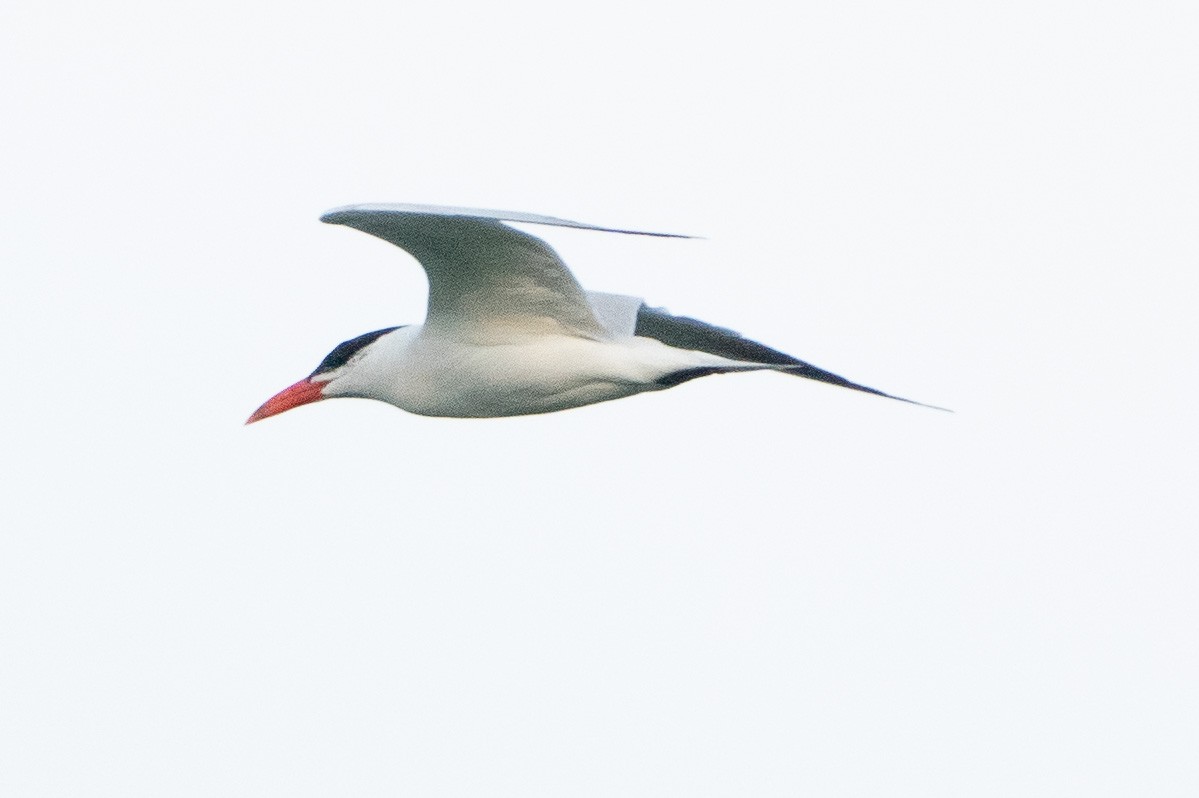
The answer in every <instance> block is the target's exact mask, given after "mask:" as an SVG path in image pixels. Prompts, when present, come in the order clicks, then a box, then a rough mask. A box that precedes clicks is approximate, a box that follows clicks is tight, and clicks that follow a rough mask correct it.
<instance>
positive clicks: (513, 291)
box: [321, 204, 686, 338]
mask: <svg viewBox="0 0 1199 798" xmlns="http://www.w3.org/2000/svg"><path fill="white" fill-rule="evenodd" d="M321 221H322V222H327V223H329V224H343V225H346V226H347V227H353V228H354V229H356V230H361V231H362V232H364V233H370V234H371V235H373V236H377V237H378V238H381V239H383V240H384V241H388V242H390V243H392V244H395V245H396V246H397V247H400V248H401V249H404V250H406V251H407V252H409V253H410V254H411V255H412V256H413V257H415V258H416V259H417V260H418V261H420V264H421V266H423V267H424V269H425V272H426V273H427V274H428V276H429V311H428V316H427V319H426V321H425V324H426V326H428V327H432V328H441V329H454V330H458V331H461V330H464V329H468V330H475V331H479V332H485V331H487V330H494V329H497V328H503V327H510V328H516V329H532V330H545V329H546V328H547V325H550V326H554V325H556V326H557V327H558V328H559V329H560V330H563V331H567V332H570V333H572V334H576V335H581V336H586V337H595V338H599V337H605V336H606V335H607V333H606V331H605V328H604V327H603V326H602V325H601V324H600V322H599V320H597V319H596V316H595V313H594V311H593V310H592V307H591V305H590V304H589V303H588V301H587V299H586V297H585V295H584V292H583V289H582V288H580V287H579V284H578V282H577V281H576V280H575V278H574V275H572V274H571V273H570V270H569V269H568V268H567V267H566V264H565V263H563V262H562V259H561V258H559V257H558V255H557V253H555V252H554V250H553V249H551V248H550V246H549V245H548V244H546V243H545V242H544V241H542V240H541V239H539V238H537V237H535V236H531V235H529V234H528V233H525V232H522V231H520V230H516V229H514V228H512V227H509V226H508V225H506V224H504V222H505V221H512V222H531V223H535V224H547V225H556V226H559V227H576V228H582V229H586V230H603V231H607V232H614V233H633V234H637V235H655V236H663V235H665V236H669V234H665V233H643V232H640V231H636V230H617V229H614V228H610V227H596V226H594V225H588V224H583V223H581V222H572V221H568V220H566V219H556V218H554V217H551V216H538V215H536V214H529V213H514V212H509V211H492V210H482V209H475V208H448V207H440V206H435V205H391V204H378V205H349V206H346V207H344V208H336V209H334V210H331V211H329V212H328V213H326V214H325V215H324V216H322V217H321ZM669 237H677V238H685V237H686V236H669Z"/></svg>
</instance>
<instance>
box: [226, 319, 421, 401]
mask: <svg viewBox="0 0 1199 798" xmlns="http://www.w3.org/2000/svg"><path fill="white" fill-rule="evenodd" d="M398 329H399V328H398V327H388V328H387V329H385V330H375V331H374V332H368V333H366V334H364V335H359V336H358V337H357V338H351V339H350V340H348V341H343V342H341V343H340V344H338V345H337V346H336V347H335V348H334V349H333V351H332V352H330V353H329V354H328V355H326V356H325V359H324V360H322V361H321V364H320V365H319V366H317V367H316V370H315V371H313V372H312V373H311V374H309V375H308V376H307V377H305V378H304V379H302V380H300V381H299V382H297V383H296V384H295V385H291V386H289V387H287V388H284V389H283V390H282V391H280V392H279V393H277V394H275V395H274V396H272V397H271V398H270V399H267V400H266V402H264V403H263V405H262V407H260V408H258V409H257V410H255V411H254V414H253V415H251V416H250V417H249V419H247V420H246V423H247V424H253V423H254V422H255V421H262V420H263V419H264V418H270V417H271V416H277V415H279V414H280V413H282V412H284V411H286V410H291V409H292V408H293V407H299V406H300V405H306V404H311V403H312V402H316V401H319V400H321V399H330V398H333V397H336V396H353V395H355V394H354V392H353V391H352V390H349V389H347V390H339V385H340V384H342V383H352V380H347V379H346V378H347V377H348V376H349V375H350V374H351V373H352V372H354V370H355V366H356V365H357V364H358V363H360V362H361V361H362V358H363V356H364V355H365V354H366V352H367V350H368V349H369V348H370V345H371V344H373V343H374V342H375V341H377V340H378V339H379V338H381V337H383V336H384V335H386V334H387V333H389V332H392V331H394V330H398Z"/></svg>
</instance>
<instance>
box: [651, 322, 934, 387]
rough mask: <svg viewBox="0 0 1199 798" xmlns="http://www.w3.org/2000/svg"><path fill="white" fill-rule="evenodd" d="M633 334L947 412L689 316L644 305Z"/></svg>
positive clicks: (695, 373)
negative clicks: (870, 386)
mask: <svg viewBox="0 0 1199 798" xmlns="http://www.w3.org/2000/svg"><path fill="white" fill-rule="evenodd" d="M634 331H635V334H636V335H640V336H644V337H646V338H654V339H657V340H659V341H661V342H662V343H664V344H666V345H667V346H674V347H678V348H679V349H692V350H697V351H700V352H707V353H709V354H713V355H719V356H721V357H727V358H729V359H730V360H741V361H744V362H746V363H764V364H768V365H771V366H784V367H785V368H781V369H779V371H782V372H783V373H785V374H794V375H795V376H797V377H807V378H808V379H809V380H819V381H820V382H827V383H829V384H830V385H840V386H841V387H842V388H851V389H853V390H855V391H865V392H866V393H872V394H874V395H875V396H885V397H886V398H888V399H898V400H899V401H901V402H907V403H909V404H913V405H921V406H922V407H931V408H933V409H934V410H945V409H946V408H944V407H936V406H935V405H926V404H924V403H923V402H916V401H913V400H911V399H904V398H903V397H902V396H892V395H891V394H889V393H883V392H882V391H880V390H877V389H875V388H868V387H866V386H865V385H859V384H858V383H856V382H850V381H849V380H847V379H845V378H844V377H842V376H840V375H837V374H833V373H832V372H831V371H825V370H824V369H822V368H817V367H816V366H813V365H812V364H811V363H805V362H804V361H802V360H800V359H799V358H796V357H792V356H791V355H788V354H784V353H783V352H780V351H778V350H777V349H771V348H770V347H768V346H765V345H764V344H760V343H758V342H757V341H751V340H750V339H748V338H743V337H742V336H741V335H740V334H739V333H736V332H733V331H732V330H727V329H725V328H723V327H717V326H716V325H714V324H708V323H707V322H703V321H699V320H698V319H690V318H687V317H686V316H674V315H672V314H670V313H667V312H666V311H665V310H663V309H661V308H651V307H649V306H648V305H642V306H641V308H640V309H639V310H638V311H637V324H636V327H635V330H634ZM719 370H720V369H711V368H708V369H690V370H688V371H686V372H680V373H679V374H677V375H668V377H669V378H671V379H670V381H669V384H671V385H677V384H678V383H681V382H686V381H687V380H689V379H694V378H696V377H703V376H706V375H708V374H713V373H716V372H717V371H719Z"/></svg>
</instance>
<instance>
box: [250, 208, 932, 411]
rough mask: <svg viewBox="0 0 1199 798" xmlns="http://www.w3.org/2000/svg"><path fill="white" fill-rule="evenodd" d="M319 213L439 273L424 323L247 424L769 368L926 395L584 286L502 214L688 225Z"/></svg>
mask: <svg viewBox="0 0 1199 798" xmlns="http://www.w3.org/2000/svg"><path fill="white" fill-rule="evenodd" d="M321 221H322V222H327V223H329V224H341V225H345V226H347V227H353V228H354V229H356V230H361V231H363V232H364V233H370V234H371V235H373V236H377V237H378V238H381V239H383V240H384V241H387V242H390V243H392V244H395V245H396V246H397V247H399V248H401V249H403V250H406V251H407V252H408V253H409V254H411V255H412V256H413V257H415V258H416V259H417V260H418V261H419V262H420V264H421V266H423V267H424V269H425V272H426V273H427V274H428V277H429V306H428V312H427V314H426V317H425V323H424V324H411V325H406V326H400V327H388V328H387V329H383V330H375V331H374V332H368V333H365V334H363V335H360V336H358V337H357V338H352V339H350V340H349V341H345V342H343V343H341V344H339V345H338V346H337V347H336V348H334V349H333V351H332V352H330V353H329V354H328V355H327V356H326V357H325V359H324V360H322V361H321V363H320V365H319V366H317V367H316V370H315V371H313V372H312V373H311V374H309V375H308V376H307V377H305V378H304V379H302V380H300V381H299V382H297V383H296V384H294V385H292V386H290V387H288V388H285V389H283V390H282V391H280V392H279V393H278V394H276V395H275V396H273V397H271V398H270V399H268V400H267V401H266V403H265V404H263V405H262V407H260V408H258V409H257V410H256V411H254V414H253V415H252V416H250V418H249V420H248V421H247V422H246V423H247V424H251V423H253V422H256V421H261V420H262V419H264V418H269V417H270V416H274V415H278V414H279V413H282V412H284V411H286V410H291V409H292V408H295V407H299V406H300V405H306V404H310V403H312V402H316V401H318V400H321V399H332V398H336V397H360V398H364V399H377V400H379V401H381V402H387V403H388V404H391V405H395V406H396V407H399V408H401V409H403V410H407V411H409V412H410V413H418V414H420V415H425V416H449V417H457V418H489V417H498V416H521V415H531V414H535V413H552V412H554V411H557V410H566V409H568V408H572V407H580V406H582V405H589V404H593V403H595V402H606V401H608V400H611V399H620V398H623V397H625V396H632V395H634V394H638V393H643V392H645V391H660V390H664V389H666V388H673V387H674V386H676V385H681V384H682V383H684V382H687V381H689V380H693V379H696V378H697V377H706V376H708V375H710V374H726V373H730V372H737V371H760V370H763V369H767V370H772V371H781V372H783V373H785V374H792V375H795V376H798V377H807V378H808V379H812V380H819V381H821V382H827V383H831V384H832V385H840V386H842V387H844V388H851V389H853V390H855V391H864V392H866V393H871V394H875V395H876V396H883V397H886V398H888V399H898V400H899V401H902V402H909V403H911V404H921V403H919V402H912V400H910V399H903V398H901V397H898V396H891V395H890V394H886V393H883V392H882V391H879V390H876V389H874V388H868V387H866V386H865V385H859V384H857V383H855V382H850V381H849V380H847V379H845V378H844V377H839V376H837V375H836V374H833V373H831V372H828V371H825V370H823V369H820V368H817V367H815V366H813V365H811V364H810V363H806V362H804V361H802V360H799V359H798V358H794V357H792V356H790V355H786V354H783V353H782V352H779V351H777V350H775V349H771V348H770V347H768V346H764V345H762V344H760V343H757V342H756V341H751V340H749V339H748V338H744V337H742V336H741V335H739V334H737V333H735V332H733V331H732V330H727V329H725V328H723V327H717V326H715V325H712V324H708V323H706V322H702V321H698V320H696V319H691V318H687V317H685V316H675V315H672V314H670V313H668V312H666V311H665V310H663V309H661V308H653V307H650V306H648V305H647V304H646V303H645V302H644V301H642V300H641V299H639V298H636V297H630V296H622V295H617V294H606V293H599V292H595V291H584V290H583V288H582V287H581V286H580V285H579V283H578V281H577V280H575V278H574V275H572V274H571V272H570V269H568V268H567V266H566V264H565V263H563V262H562V259H561V258H560V257H558V254H557V253H556V252H554V250H553V249H551V248H550V246H549V245H548V244H546V243H545V242H544V241H542V240H541V239H539V238H536V237H535V236H532V235H530V234H528V233H525V232H523V231H521V230H518V229H516V228H514V227H511V226H510V225H508V224H505V222H522V223H533V224H541V225H556V226H559V227H575V228H582V229H585V230H600V231H605V232H612V233H628V234H633V235H647V236H660V237H666V238H688V237H689V236H679V235H672V234H669V233H647V232H642V231H637V230H616V229H613V228H610V227H597V226H595V225H589V224H582V223H579V222H572V221H568V220H566V219H556V218H553V217H550V216H539V215H535V214H529V213H515V212H508V211H492V210H479V209H474V208H451V207H439V206H432V205H397V204H372V205H350V206H346V207H343V208H336V209H334V210H331V211H329V212H328V213H326V214H325V215H324V216H322V217H321ZM926 406H928V407H931V405H926ZM938 409H941V408H938Z"/></svg>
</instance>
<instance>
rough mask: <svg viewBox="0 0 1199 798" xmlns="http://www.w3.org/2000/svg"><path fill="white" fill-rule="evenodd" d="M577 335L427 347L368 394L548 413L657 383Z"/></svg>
mask: <svg viewBox="0 0 1199 798" xmlns="http://www.w3.org/2000/svg"><path fill="white" fill-rule="evenodd" d="M618 355H619V353H616V352H614V351H613V350H612V349H611V346H610V345H606V344H602V343H597V342H594V341H589V340H586V339H577V338H568V337H562V338H555V339H549V340H546V339H539V340H537V341H533V342H530V343H513V344H502V345H471V346H461V345H459V346H453V347H444V346H443V347H439V346H431V347H428V349H427V351H424V352H421V353H420V356H419V357H417V358H414V359H413V360H412V361H410V362H411V363H412V364H413V365H412V366H411V367H410V368H408V369H405V372H404V373H403V374H398V375H396V380H395V381H394V382H393V383H392V384H391V385H389V386H388V390H387V394H388V395H386V396H373V397H371V398H376V399H382V400H383V401H386V402H390V403H391V404H394V405H396V406H398V407H400V408H402V409H404V410H407V411H409V412H411V413H417V414H420V415H426V416H448V417H457V418H490V417H497V416H520V415H531V414H536V413H552V412H554V411H556V410H566V409H568V408H572V407H581V406H583V405H588V404H594V403H596V402H606V401H608V400H611V399H620V398H622V397H625V396H632V395H633V394H636V393H640V392H642V391H645V390H651V389H655V388H657V387H659V386H658V385H657V384H656V383H655V382H654V377H655V375H656V372H655V371H654V370H653V369H646V368H642V367H640V366H639V364H638V363H636V362H635V361H634V362H629V361H628V359H627V357H625V358H622V357H620V356H618Z"/></svg>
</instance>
